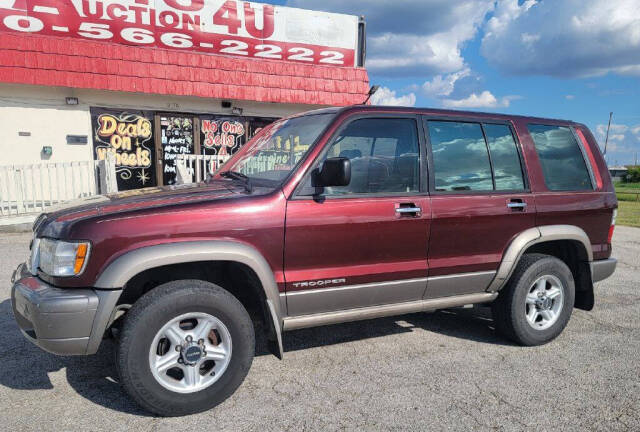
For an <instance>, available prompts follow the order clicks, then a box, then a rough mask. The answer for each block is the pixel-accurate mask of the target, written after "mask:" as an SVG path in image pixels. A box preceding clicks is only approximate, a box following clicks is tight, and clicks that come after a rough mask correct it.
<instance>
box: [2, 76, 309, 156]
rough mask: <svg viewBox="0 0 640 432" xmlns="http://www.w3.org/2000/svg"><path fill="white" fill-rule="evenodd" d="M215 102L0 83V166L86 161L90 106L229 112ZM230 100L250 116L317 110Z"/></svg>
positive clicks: (89, 146) (89, 145)
mask: <svg viewBox="0 0 640 432" xmlns="http://www.w3.org/2000/svg"><path fill="white" fill-rule="evenodd" d="M67 97H73V98H77V99H78V105H67V104H66V98H67ZM221 102H222V101H221V100H217V99H205V98H195V97H180V96H163V95H147V94H139V93H121V92H110V91H99V90H83V89H70V88H63V87H44V86H31V85H17V84H4V83H0V131H2V137H1V138H0V166H2V165H22V164H34V163H39V162H72V161H73V162H76V161H90V160H92V159H93V141H92V139H93V137H92V130H91V116H90V112H89V110H90V108H91V107H104V108H114V109H131V110H153V111H162V112H176V113H194V114H221V115H231V114H232V109H231V108H227V109H225V108H222V105H221ZM231 102H232V105H233V107H235V108H241V109H242V110H243V113H242V115H244V116H256V117H285V116H288V115H291V114H295V113H298V112H302V111H307V110H311V109H316V108H321V107H320V106H314V105H293V104H276V103H259V102H251V101H231ZM67 135H86V136H87V137H88V141H87V144H84V145H77V144H67ZM45 146H50V147H51V148H52V154H51V156H50V157H47V156H46V155H44V154H43V151H42V150H43V147H45Z"/></svg>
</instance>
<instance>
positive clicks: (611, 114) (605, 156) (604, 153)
mask: <svg viewBox="0 0 640 432" xmlns="http://www.w3.org/2000/svg"><path fill="white" fill-rule="evenodd" d="M611 117H613V113H612V112H610V113H609V125H608V126H607V137H606V138H605V140H604V152H602V155H603V156H604V158H605V161H606V160H607V144H609V129H611Z"/></svg>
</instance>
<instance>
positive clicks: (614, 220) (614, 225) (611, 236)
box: [607, 209, 618, 244]
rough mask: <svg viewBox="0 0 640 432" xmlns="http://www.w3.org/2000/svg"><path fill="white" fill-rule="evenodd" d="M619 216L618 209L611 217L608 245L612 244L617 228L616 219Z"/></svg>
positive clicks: (614, 210)
mask: <svg viewBox="0 0 640 432" xmlns="http://www.w3.org/2000/svg"><path fill="white" fill-rule="evenodd" d="M617 216H618V209H613V215H612V216H611V226H610V227H609V236H608V237H607V243H609V244H611V239H612V238H613V230H614V229H615V228H616V217H617Z"/></svg>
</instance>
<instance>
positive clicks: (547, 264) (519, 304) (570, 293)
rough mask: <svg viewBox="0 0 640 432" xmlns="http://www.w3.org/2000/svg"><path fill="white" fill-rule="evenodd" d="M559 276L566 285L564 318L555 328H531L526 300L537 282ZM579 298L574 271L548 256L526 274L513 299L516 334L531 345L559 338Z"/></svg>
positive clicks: (563, 284)
mask: <svg viewBox="0 0 640 432" xmlns="http://www.w3.org/2000/svg"><path fill="white" fill-rule="evenodd" d="M548 275H551V276H555V277H557V278H558V279H559V280H560V282H561V283H562V288H561V289H562V291H563V295H564V299H563V304H562V310H561V311H560V316H559V317H558V319H557V320H556V322H555V323H553V325H551V326H550V327H549V328H547V329H544V330H537V329H534V328H533V327H531V325H530V324H529V322H528V321H527V317H526V306H525V305H526V297H527V294H528V293H529V290H530V289H531V287H532V286H533V284H534V282H535V281H536V280H538V279H539V278H540V277H542V276H548ZM574 299H575V282H574V280H573V275H572V273H571V270H570V269H569V268H568V267H567V266H566V264H564V263H563V262H562V261H560V260H558V259H557V258H552V257H547V258H543V259H540V260H538V261H536V262H535V263H533V264H532V265H531V266H530V267H529V268H528V269H526V270H525V271H524V273H523V274H522V277H521V278H520V280H519V281H518V283H517V284H516V287H515V292H514V294H513V297H512V303H511V305H510V307H511V314H512V316H513V317H514V319H513V325H514V331H515V332H516V333H517V334H518V336H519V337H520V338H521V339H522V340H523V341H524V342H525V343H526V344H527V345H540V344H543V343H546V342H549V341H550V340H552V339H554V338H556V337H557V336H558V335H559V334H560V333H562V331H563V330H564V328H565V327H566V325H567V323H568V322H569V319H570V318H571V312H572V310H573V303H574Z"/></svg>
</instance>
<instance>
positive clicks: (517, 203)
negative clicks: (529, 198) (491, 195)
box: [507, 198, 527, 211]
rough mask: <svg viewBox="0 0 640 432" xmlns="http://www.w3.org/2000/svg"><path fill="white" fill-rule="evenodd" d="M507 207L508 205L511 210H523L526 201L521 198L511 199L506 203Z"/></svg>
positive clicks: (525, 206)
mask: <svg viewBox="0 0 640 432" xmlns="http://www.w3.org/2000/svg"><path fill="white" fill-rule="evenodd" d="M507 207H509V208H510V209H511V210H514V211H515V210H523V211H524V209H526V208H527V203H526V202H524V201H523V200H521V199H518V198H516V199H512V200H511V201H510V202H508V203H507Z"/></svg>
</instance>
